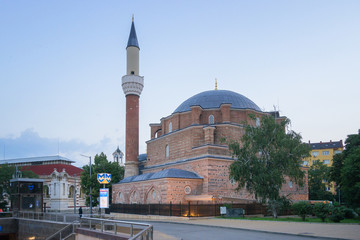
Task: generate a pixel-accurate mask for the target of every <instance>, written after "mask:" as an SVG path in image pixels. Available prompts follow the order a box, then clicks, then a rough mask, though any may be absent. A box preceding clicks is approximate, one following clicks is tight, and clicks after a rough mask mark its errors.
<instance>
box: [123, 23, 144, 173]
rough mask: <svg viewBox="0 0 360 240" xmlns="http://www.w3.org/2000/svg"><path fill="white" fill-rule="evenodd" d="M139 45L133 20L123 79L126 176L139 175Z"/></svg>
mask: <svg viewBox="0 0 360 240" xmlns="http://www.w3.org/2000/svg"><path fill="white" fill-rule="evenodd" d="M139 51H140V48H139V44H138V40H137V37H136V31H135V25H134V17H133V18H132V24H131V30H130V36H129V41H128V44H127V47H126V56H127V68H126V75H125V76H123V77H122V88H123V90H124V93H125V97H126V140H125V141H126V143H125V176H124V177H130V176H135V175H139V167H138V163H139V162H138V156H139V98H140V94H141V91H142V89H143V87H144V77H141V76H139Z"/></svg>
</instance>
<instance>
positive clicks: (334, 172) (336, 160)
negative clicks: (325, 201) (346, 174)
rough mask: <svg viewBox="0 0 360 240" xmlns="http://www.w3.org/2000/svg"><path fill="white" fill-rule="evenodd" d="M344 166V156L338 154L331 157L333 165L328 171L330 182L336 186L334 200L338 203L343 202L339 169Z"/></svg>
mask: <svg viewBox="0 0 360 240" xmlns="http://www.w3.org/2000/svg"><path fill="white" fill-rule="evenodd" d="M343 166H344V154H343V153H338V154H336V155H334V157H333V163H332V165H331V167H330V171H329V179H330V181H332V182H334V183H335V184H336V195H337V196H336V199H337V200H338V201H339V202H342V201H343V198H344V197H343V195H342V194H341V189H340V188H341V169H342V168H343Z"/></svg>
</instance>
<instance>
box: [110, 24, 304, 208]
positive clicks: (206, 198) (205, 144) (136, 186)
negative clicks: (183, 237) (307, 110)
mask: <svg viewBox="0 0 360 240" xmlns="http://www.w3.org/2000/svg"><path fill="white" fill-rule="evenodd" d="M134 37H135V38H136V33H135V27H134V22H132V26H131V31H130V37H129V41H128V46H127V56H128V58H127V61H128V62H129V61H130V62H131V64H134V65H135V66H138V59H139V57H138V55H136V54H138V53H139V51H138V50H139V45H138V41H137V39H134ZM129 43H133V44H130V47H133V48H136V49H135V50H136V54H135V55H134V56H132V55H131V54H129V48H130V47H129ZM135 43H136V44H135ZM129 56H130V57H129ZM134 62H135V63H134ZM128 66H129V63H128ZM127 74H128V75H129V69H128V70H127ZM131 74H132V75H136V74H138V72H137V71H134V74H133V73H132V72H130V75H131ZM128 75H126V76H128ZM126 76H124V77H126ZM124 77H123V88H124ZM126 78H128V77H126ZM142 80H143V79H142ZM134 82H136V83H138V82H140V80H139V81H135V80H134ZM141 84H142V85H141V90H142V87H143V82H141ZM134 86H136V84H135V83H134ZM140 92H141V91H140ZM124 93H125V96H126V149H125V152H126V159H125V160H126V162H125V178H124V179H123V180H122V181H120V182H119V183H117V184H113V189H112V191H113V194H112V197H113V199H112V202H113V203H170V202H171V203H179V202H182V203H184V202H189V201H197V202H199V201H201V202H215V201H216V202H249V201H254V200H255V197H254V196H253V195H252V194H250V193H249V192H247V191H246V190H245V189H242V190H241V191H236V187H237V184H236V182H235V181H233V180H231V179H229V167H230V165H231V163H233V161H234V159H233V158H232V156H231V152H230V151H229V148H228V146H227V145H226V144H225V143H224V142H223V139H227V140H231V139H232V140H238V139H240V138H241V137H242V135H243V134H244V125H243V124H244V122H248V123H250V124H253V125H254V126H259V124H260V119H261V117H262V116H264V115H268V114H272V115H273V116H274V118H275V119H276V121H278V122H280V121H283V120H284V119H285V117H282V116H280V115H279V113H278V112H272V113H268V112H263V111H261V109H260V108H259V107H258V106H257V105H256V104H255V103H254V102H253V101H251V100H250V99H248V98H247V97H245V96H243V95H241V94H239V93H236V92H233V91H228V90H217V88H216V89H215V90H210V91H205V92H201V93H199V94H196V95H195V96H192V97H190V98H189V99H187V100H186V101H184V102H183V103H182V104H180V105H179V107H178V108H176V109H175V111H174V112H173V113H172V114H171V115H169V116H167V117H163V118H162V119H161V120H160V122H159V123H153V124H150V136H151V137H150V140H149V141H147V142H146V143H147V154H146V155H144V154H142V155H138V154H137V155H136V159H135V156H132V155H131V154H134V153H138V149H134V148H138V143H134V141H138V137H137V134H136V133H138V113H137V115H136V114H134V111H132V110H133V109H131V111H130V110H129V107H128V97H129V94H128V93H127V91H125V89H124ZM132 95H136V96H137V97H136V99H137V100H138V96H139V95H140V93H139V92H137V93H135V94H134V93H133V94H132ZM135 104H137V105H136V106H137V107H138V102H136V103H135ZM130 108H133V106H130ZM137 109H138V108H137ZM249 114H252V115H254V116H255V117H256V120H255V121H254V120H251V119H250V118H249ZM132 118H135V119H134V121H133V120H132ZM128 121H129V122H131V124H128ZM134 128H137V129H135V130H134ZM128 142H129V143H133V144H131V145H128ZM129 162H130V163H129ZM135 167H136V169H134V168H135ZM303 170H304V171H305V174H306V179H307V168H306V167H305V168H303ZM281 193H282V194H283V195H290V197H291V198H292V199H294V200H308V188H307V181H306V184H305V186H304V187H302V188H300V187H299V186H297V185H295V184H293V183H292V182H291V181H290V179H287V181H286V183H284V184H283V186H282V190H281Z"/></svg>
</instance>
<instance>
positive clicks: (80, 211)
mask: <svg viewBox="0 0 360 240" xmlns="http://www.w3.org/2000/svg"><path fill="white" fill-rule="evenodd" d="M82 213H83V212H82V208H81V207H80V208H79V215H80V218H81V217H82Z"/></svg>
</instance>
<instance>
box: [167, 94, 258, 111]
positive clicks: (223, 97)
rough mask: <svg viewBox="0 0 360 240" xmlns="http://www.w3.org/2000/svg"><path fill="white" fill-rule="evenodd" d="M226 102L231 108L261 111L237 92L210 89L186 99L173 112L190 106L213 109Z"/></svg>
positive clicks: (184, 109) (186, 109)
mask: <svg viewBox="0 0 360 240" xmlns="http://www.w3.org/2000/svg"><path fill="white" fill-rule="evenodd" d="M226 103H228V104H231V109H252V110H255V111H258V112H261V109H260V108H259V107H258V106H257V105H256V104H255V103H254V102H253V101H251V100H250V99H248V98H247V97H245V96H243V95H241V94H239V93H236V92H232V91H228V90H210V91H205V92H201V93H199V94H196V95H194V96H192V97H191V98H189V99H187V100H186V101H185V102H183V103H182V104H180V106H179V107H178V108H176V109H175V111H174V113H181V112H187V111H191V108H190V107H191V106H200V107H201V108H202V109H214V108H219V107H220V106H221V104H226Z"/></svg>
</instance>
